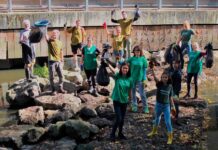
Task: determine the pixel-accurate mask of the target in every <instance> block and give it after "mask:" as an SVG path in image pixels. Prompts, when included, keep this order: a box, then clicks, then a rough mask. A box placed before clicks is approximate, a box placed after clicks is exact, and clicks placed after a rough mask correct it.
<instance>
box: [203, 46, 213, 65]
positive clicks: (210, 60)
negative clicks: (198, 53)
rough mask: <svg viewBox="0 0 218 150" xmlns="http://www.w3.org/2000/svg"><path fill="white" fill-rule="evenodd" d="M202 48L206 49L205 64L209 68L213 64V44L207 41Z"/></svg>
mask: <svg viewBox="0 0 218 150" xmlns="http://www.w3.org/2000/svg"><path fill="white" fill-rule="evenodd" d="M204 49H206V54H207V55H206V58H205V65H206V67H207V68H211V67H212V66H213V60H214V58H213V45H212V43H208V44H207V45H206V46H205V47H204Z"/></svg>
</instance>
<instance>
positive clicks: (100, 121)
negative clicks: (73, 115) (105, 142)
mask: <svg viewBox="0 0 218 150" xmlns="http://www.w3.org/2000/svg"><path fill="white" fill-rule="evenodd" d="M88 121H89V122H90V123H91V124H94V125H96V126H97V127H99V128H104V127H106V126H112V124H113V122H112V121H110V120H108V119H106V118H100V117H97V118H91V119H89V120H88Z"/></svg>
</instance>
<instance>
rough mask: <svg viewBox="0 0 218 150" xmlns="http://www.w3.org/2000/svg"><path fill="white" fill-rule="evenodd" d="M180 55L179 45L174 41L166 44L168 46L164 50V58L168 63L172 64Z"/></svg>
mask: <svg viewBox="0 0 218 150" xmlns="http://www.w3.org/2000/svg"><path fill="white" fill-rule="evenodd" d="M180 55H181V48H180V47H179V45H176V44H175V43H172V44H170V45H169V46H168V48H167V49H166V51H165V54H164V58H165V62H167V63H168V64H172V62H173V61H174V60H180Z"/></svg>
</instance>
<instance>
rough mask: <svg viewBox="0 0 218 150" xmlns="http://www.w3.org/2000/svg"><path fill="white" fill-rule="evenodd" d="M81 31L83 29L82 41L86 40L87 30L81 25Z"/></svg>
mask: <svg viewBox="0 0 218 150" xmlns="http://www.w3.org/2000/svg"><path fill="white" fill-rule="evenodd" d="M81 31H82V42H83V43H84V42H85V38H86V31H85V29H84V28H83V27H81Z"/></svg>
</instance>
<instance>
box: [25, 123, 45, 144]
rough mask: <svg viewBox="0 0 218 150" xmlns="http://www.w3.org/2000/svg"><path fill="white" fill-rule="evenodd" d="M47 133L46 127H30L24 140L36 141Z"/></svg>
mask: <svg viewBox="0 0 218 150" xmlns="http://www.w3.org/2000/svg"><path fill="white" fill-rule="evenodd" d="M44 134H45V129H44V128H42V127H34V128H31V129H29V130H28V131H27V132H26V133H25V135H24V137H23V141H24V143H36V142H38V141H39V140H40V138H42V136H43V135H44Z"/></svg>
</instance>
